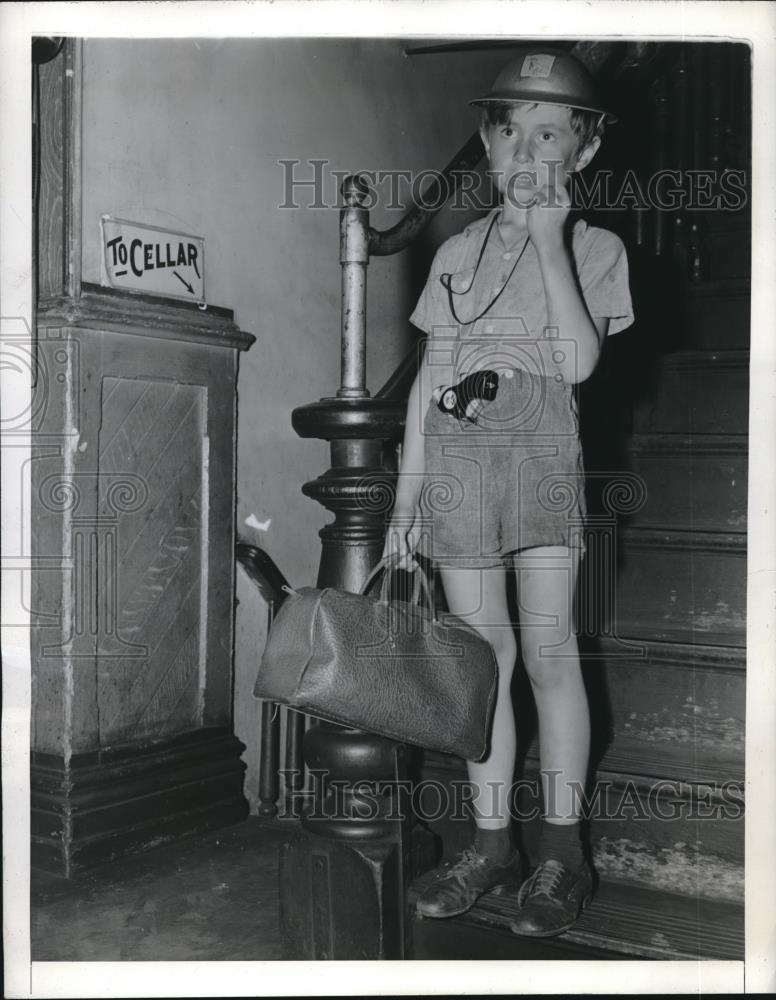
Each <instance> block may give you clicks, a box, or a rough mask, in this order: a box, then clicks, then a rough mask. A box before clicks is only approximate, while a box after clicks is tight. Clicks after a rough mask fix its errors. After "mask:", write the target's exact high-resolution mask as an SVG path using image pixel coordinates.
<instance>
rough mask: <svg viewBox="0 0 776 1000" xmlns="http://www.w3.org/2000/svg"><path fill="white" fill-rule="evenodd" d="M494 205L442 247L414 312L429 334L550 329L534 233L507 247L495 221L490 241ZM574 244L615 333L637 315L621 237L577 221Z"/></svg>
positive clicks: (588, 285)
mask: <svg viewBox="0 0 776 1000" xmlns="http://www.w3.org/2000/svg"><path fill="white" fill-rule="evenodd" d="M496 212H498V209H496V210H495V212H494V213H491V214H490V215H488V216H486V217H484V218H482V219H479V220H477V221H476V222H474V223H472V224H471V225H470V226H468V227H467V228H466V229H465V230H464V231H463V232H461V233H459V234H458V235H456V236H453V237H451V238H450V239H448V240H447V241H446V242H445V243H443V244H442V246H441V247H440V248H439V250H438V251H437V254H436V257H435V258H434V262H433V264H432V266H431V273H430V275H429V278H428V281H427V283H426V286H425V288H424V289H423V292H422V294H421V296H420V299H419V301H418V304H417V306H416V308H415V310H414V312H413V313H412V315H411V316H410V322H411V323H413V324H414V325H415V326H417V327H418V328H419V329H421V330H423V331H425V332H426V333H429V334H433V333H434V332H437V333H438V332H439V331H440V330H444V329H447V330H448V331H450V333H453V332H454V334H455V336H457V337H458V338H460V339H461V340H464V339H466V338H493V339H496V340H502V339H504V338H507V339H508V338H509V337H510V336H515V337H517V338H519V339H520V340H523V339H525V338H528V339H529V340H530V339H540V338H543V337H544V336H545V328H546V327H547V303H546V299H545V294H544V283H543V280H542V275H541V269H540V265H539V259H538V257H537V255H536V251H535V249H534V246H533V244H532V242H531V241H530V240H526V242H525V245H523V244H522V243H520V244H518V245H517V246H515V247H506V246H504V244H503V242H502V239H501V236H500V232H499V228H498V226H497V225H493V227H492V229H491V230H490V236H489V238H488V239H487V243H485V240H486V235H487V233H488V228H489V226H490V225H491V223H492V222H493V221H494V218H495V214H496ZM483 244H485V246H484V252H483ZM571 246H572V252H573V255H574V260H575V262H576V267H577V275H578V278H579V284H580V288H581V291H582V295H583V298H584V300H585V303H586V305H587V308H588V310H589V312H590V315H591V317H592V318H593V319H596V318H599V317H600V318H607V319H609V334H614V333H618V332H619V331H620V330H624V329H625V328H626V327H627V326H629V325H630V324H631V323H632V322H633V307H632V304H631V296H630V290H629V287H628V260H627V256H626V253H625V247H624V246H623V244H622V241H621V240H620V238H619V237H618V236H616V235H615V234H614V233H611V232H609V231H608V230H606V229H599V228H597V227H595V226H589V225H587V223H585V222H584V221H583V220H579V221H578V222H577V223H576V224H575V225H574V228H573V231H572V238H571ZM481 252H482V259H481V260H480V261H479V266H477V262H478V258H479V257H480V253H481ZM446 285H449V289H450V290H449V291H448V288H447V287H446ZM451 300H452V304H451ZM494 300H495V301H494ZM491 303H492V305H491ZM489 306H490V308H488V307H489ZM451 328H452V329H451ZM448 335H449V334H448ZM551 335H552V334H551V333H550V336H551Z"/></svg>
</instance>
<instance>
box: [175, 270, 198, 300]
mask: <svg viewBox="0 0 776 1000" xmlns="http://www.w3.org/2000/svg"><path fill="white" fill-rule="evenodd" d="M172 273H173V274H174V275H175V277H176V278H177V279H178V281H180V282H182V283H183V284H184V285H185V286H186V288H188V290H189V291H190V292H191V294H192V295H193V294H194V289H193V288H192V287H191V285H190V284H189V283H188V281H184V279H183V278H182V277H181V276H180V275H179V274H178V272H177V271H173V272H172Z"/></svg>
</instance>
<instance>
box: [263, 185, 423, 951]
mask: <svg viewBox="0 0 776 1000" xmlns="http://www.w3.org/2000/svg"><path fill="white" fill-rule="evenodd" d="M366 193H367V187H366V185H365V184H364V182H363V181H362V180H361V179H360V178H357V177H349V178H347V179H346V180H345V181H344V183H343V185H342V194H343V198H344V207H343V209H342V211H341V216H340V238H341V253H340V261H341V264H342V380H341V382H342V384H341V386H340V389H339V391H338V392H337V395H336V397H329V398H325V399H321V400H319V401H318V402H316V403H311V404H309V405H307V406H302V407H299V408H298V409H296V410H294V412H293V416H292V422H293V426H294V429H295V430H296V432H297V433H298V434H299V435H300V436H301V437H315V438H320V439H323V440H327V441H329V442H330V443H331V468H330V469H329V470H328V471H327V472H325V473H323V475H321V476H320V477H319V478H318V479H315V480H313V481H312V482H309V483H306V484H305V485H304V486H303V487H302V489H303V492H304V493H305V494H306V495H307V496H309V497H312V498H314V499H315V500H317V501H318V502H319V503H321V504H323V506H324V507H326V508H327V510H330V511H332V512H333V513H334V515H335V518H334V521H333V522H332V523H330V524H328V525H326V526H325V527H324V528H323V529H322V531H321V532H320V535H321V540H322V543H323V546H322V552H321V563H320V570H319V573H318V586H319V587H338V588H340V589H342V590H350V591H358V590H360V589H361V587H362V586H363V584H364V582H365V580H366V578H367V576H368V575H369V571H370V570H371V569H372V567H373V566H374V565H375V563H376V562H377V561H378V560H379V558H380V553H381V551H382V546H383V539H384V532H385V519H386V515H387V513H388V512H389V510H390V507H391V503H392V492H393V476H392V474H391V473H390V472H387V471H385V470H383V469H382V448H383V442H384V441H385V440H390V439H396V438H398V437H399V436H400V434H401V431H402V423H403V409H404V407H403V404H402V403H401V402H400V401H399V402H397V401H391V400H386V399H373V398H371V397H370V396H369V393H368V391H367V389H366V385H365V366H366V268H367V265H368V261H369V249H368V240H369V216H368V212H367V210H366V209H364V208H363V207H362V204H363V201H364V198H365V196H366ZM305 761H306V763H307V766H308V767H309V768H310V770H311V771H312V772H314V773H315V774H316V775H317V777H316V796H315V802H314V805H313V808H312V809H311V810H309V811H308V812H307V813H306V814H305V815H304V816H303V818H302V830H301V831H300V833H299V835H298V836H297V837H295V838H294V839H293V840H292V841H290V842H289V843H288V844H286V845H285V846H284V848H283V850H282V852H281V863H280V897H281V931H282V936H283V954H284V957H285V958H288V959H299V960H302V959H373V958H386V959H389V958H403V957H405V956H406V951H407V943H406V922H405V912H404V911H405V888H406V883H407V881H408V879H409V857H410V849H409V841H410V833H409V831H410V822H409V817H408V809H407V807H406V802H404V801H402V798H403V795H402V794H401V793H398V794H397V791H396V789H397V782H400V781H401V780H402V778H403V776H404V774H403V772H404V748H403V747H402V746H400V745H399V744H396V743H393V742H391V741H390V740H385V739H382V738H380V737H377V736H372V735H370V734H366V733H361V732H357V731H354V730H348V729H343V728H341V727H338V726H332V725H328V724H326V723H320V724H318V725H315V726H313V727H312V728H311V729H310V730H309V731H308V733H307V735H306V737H305ZM399 787H400V786H399ZM391 790H392V791H391ZM407 797H408V796H407Z"/></svg>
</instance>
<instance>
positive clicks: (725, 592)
mask: <svg viewBox="0 0 776 1000" xmlns="http://www.w3.org/2000/svg"><path fill="white" fill-rule="evenodd" d="M623 544H624V552H625V556H624V560H623V564H622V566H621V568H620V572H619V574H618V577H617V590H616V611H615V629H614V632H615V634H616V635H619V636H633V637H636V638H642V639H655V640H658V641H668V642H670V641H676V642H688V643H706V644H709V645H714V644H720V645H726V646H743V645H744V644H745V642H746V536H745V535H723V534H719V535H715V534H713V533H711V532H709V533H705V534H704V533H701V532H659V531H647V530H643V531H642V530H637V529H632V530H628V531H626V532H623Z"/></svg>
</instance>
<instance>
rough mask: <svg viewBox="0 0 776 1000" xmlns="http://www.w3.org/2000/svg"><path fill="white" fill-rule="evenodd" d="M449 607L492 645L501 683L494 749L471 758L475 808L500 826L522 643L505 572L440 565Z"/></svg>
mask: <svg viewBox="0 0 776 1000" xmlns="http://www.w3.org/2000/svg"><path fill="white" fill-rule="evenodd" d="M440 572H441V574H442V582H443V584H444V588H445V595H446V597H447V603H448V607H449V608H450V611H451V612H452V613H453V614H454V615H457V616H458V617H459V618H461V619H463V620H464V621H465V622H466V623H467V624H468V625H471V626H472V627H473V628H476V629H477V631H478V632H479V633H480V634H481V635H483V636H484V637H485V638H486V639H487V640H488V641H489V642H490V643H491V645H492V646H493V649H494V651H495V653H496V659H497V661H498V668H499V685H498V695H497V700H496V707H495V711H494V716H493V730H492V736H491V749H490V754H489V755H488V757H487V758H486V759H485V760H484V761H482V762H481V763H477V764H475V763H472V762H468V763H467V769H468V773H469V780H470V781H471V783H472V785H473V786H474V800H473V805H474V810H475V820H476V823H477V826H478V827H480V828H481V829H484V830H488V829H491V830H492V829H500V828H502V827H506V826H508V825H509V823H510V815H509V790H510V788H511V786H512V780H513V775H514V768H515V749H516V740H515V714H514V710H513V707H512V695H511V690H510V686H511V681H512V672H513V670H514V665H515V656H516V654H517V645H516V642H515V636H514V631H513V626H512V622H511V621H510V620H509V610H508V608H507V599H506V571H505V570H504V568H503V567H501V566H499V567H496V568H495V569H454V568H443V569H441V570H440Z"/></svg>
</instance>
